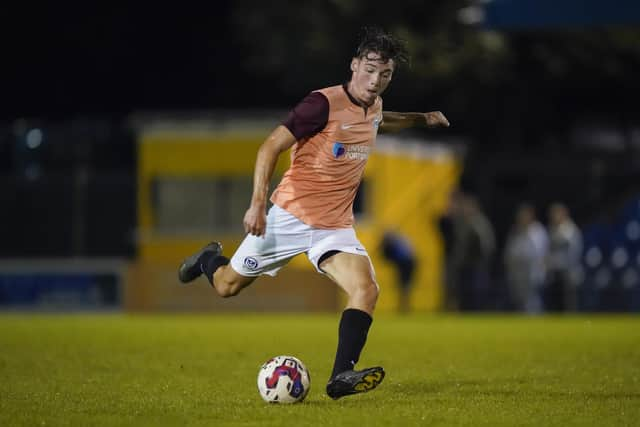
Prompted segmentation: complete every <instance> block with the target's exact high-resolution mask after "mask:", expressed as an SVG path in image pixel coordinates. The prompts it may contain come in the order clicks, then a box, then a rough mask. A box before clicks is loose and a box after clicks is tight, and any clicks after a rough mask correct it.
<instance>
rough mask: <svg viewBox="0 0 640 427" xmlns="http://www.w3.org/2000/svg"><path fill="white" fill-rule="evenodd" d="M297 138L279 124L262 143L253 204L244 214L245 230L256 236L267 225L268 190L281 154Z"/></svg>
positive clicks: (257, 163) (254, 181) (255, 174)
mask: <svg viewBox="0 0 640 427" xmlns="http://www.w3.org/2000/svg"><path fill="white" fill-rule="evenodd" d="M295 143H296V138H295V136H293V134H292V133H291V131H289V129H287V128H286V127H285V126H282V125H280V126H278V127H277V128H276V129H275V130H274V131H273V132H271V135H269V137H268V138H267V139H266V140H265V141H264V142H263V143H262V145H261V146H260V149H259V150H258V156H257V158H256V167H255V170H254V173H253V195H252V196H251V205H250V206H249V209H247V212H246V213H245V215H244V230H245V231H246V232H247V233H249V234H253V235H255V236H262V235H264V233H265V229H266V225H267V216H266V208H267V192H268V191H269V183H270V182H271V176H272V175H273V171H274V169H275V167H276V163H278V158H279V157H280V154H281V153H283V152H284V151H287V150H288V149H289V148H291V146H292V145H293V144H295Z"/></svg>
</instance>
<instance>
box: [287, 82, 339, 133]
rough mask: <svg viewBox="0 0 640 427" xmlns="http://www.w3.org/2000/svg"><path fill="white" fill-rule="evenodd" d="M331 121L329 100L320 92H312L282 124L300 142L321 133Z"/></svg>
mask: <svg viewBox="0 0 640 427" xmlns="http://www.w3.org/2000/svg"><path fill="white" fill-rule="evenodd" d="M328 120H329V100H328V99H327V97H326V96H324V95H323V94H322V93H320V92H311V93H310V94H309V95H307V96H306V97H305V98H304V99H303V100H302V101H300V103H299V104H298V105H296V106H295V107H294V108H293V110H291V111H290V112H289V116H288V117H287V118H286V120H285V121H284V122H282V124H283V125H284V126H285V127H286V128H287V129H289V131H290V132H291V133H292V134H293V136H295V137H296V139H297V140H298V141H299V140H301V139H305V138H309V137H311V136H313V135H315V134H316V133H318V132H320V131H321V130H322V129H324V127H325V126H326V125H327V122H328Z"/></svg>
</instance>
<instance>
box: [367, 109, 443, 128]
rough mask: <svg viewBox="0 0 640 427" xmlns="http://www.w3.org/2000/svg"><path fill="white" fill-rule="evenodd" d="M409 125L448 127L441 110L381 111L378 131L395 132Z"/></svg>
mask: <svg viewBox="0 0 640 427" xmlns="http://www.w3.org/2000/svg"><path fill="white" fill-rule="evenodd" d="M410 127H426V128H440V127H445V128H447V127H449V120H447V118H446V117H445V116H444V114H442V112H441V111H429V112H427V113H396V112H394V111H383V112H382V123H381V124H380V128H379V130H380V132H397V131H399V130H402V129H406V128H410Z"/></svg>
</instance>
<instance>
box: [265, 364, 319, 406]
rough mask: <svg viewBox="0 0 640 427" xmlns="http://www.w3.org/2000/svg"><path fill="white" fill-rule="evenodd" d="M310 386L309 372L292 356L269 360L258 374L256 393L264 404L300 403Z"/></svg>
mask: <svg viewBox="0 0 640 427" xmlns="http://www.w3.org/2000/svg"><path fill="white" fill-rule="evenodd" d="M310 386H311V377H310V376H309V371H308V370H307V368H306V367H305V366H304V364H303V363H302V362H301V361H300V359H298V358H296V357H293V356H277V357H274V358H272V359H269V360H267V361H266V362H265V363H264V364H263V365H262V367H261V368H260V371H259V372H258V391H259V392H260V396H261V397H262V398H263V399H264V400H265V402H269V403H297V402H302V401H303V400H304V398H305V397H306V396H307V393H309V387H310Z"/></svg>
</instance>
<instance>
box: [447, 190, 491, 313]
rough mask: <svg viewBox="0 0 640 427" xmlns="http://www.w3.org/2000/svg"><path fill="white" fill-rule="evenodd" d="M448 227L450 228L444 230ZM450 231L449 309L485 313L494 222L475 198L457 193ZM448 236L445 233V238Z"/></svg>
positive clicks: (451, 209)
mask: <svg viewBox="0 0 640 427" xmlns="http://www.w3.org/2000/svg"><path fill="white" fill-rule="evenodd" d="M447 225H448V227H449V228H448V229H445V228H444V227H445V226H447ZM441 229H443V234H445V233H446V232H447V230H448V235H449V250H448V251H447V252H446V253H447V268H446V270H447V271H446V275H447V278H446V282H447V299H446V308H448V309H452V308H458V309H460V310H481V309H483V308H487V295H488V293H489V288H490V267H491V261H492V258H493V254H494V252H495V246H496V245H495V233H494V230H493V226H492V225H491V222H490V221H489V220H488V219H487V217H486V215H485V214H484V213H483V212H482V210H481V208H480V205H479V204H478V202H477V201H476V199H475V198H474V197H472V196H469V195H467V194H463V193H455V194H454V195H453V196H452V198H451V205H450V212H449V217H448V219H447V220H445V221H444V222H442V223H441ZM446 236H447V234H445V237H446Z"/></svg>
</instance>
